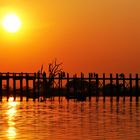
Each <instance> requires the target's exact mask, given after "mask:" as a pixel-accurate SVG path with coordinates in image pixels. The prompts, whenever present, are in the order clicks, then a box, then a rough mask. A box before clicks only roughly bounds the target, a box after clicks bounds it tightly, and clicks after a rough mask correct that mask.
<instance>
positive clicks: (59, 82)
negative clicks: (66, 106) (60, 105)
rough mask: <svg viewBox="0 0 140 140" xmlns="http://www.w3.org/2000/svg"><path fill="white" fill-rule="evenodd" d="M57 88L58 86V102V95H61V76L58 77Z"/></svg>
mask: <svg viewBox="0 0 140 140" xmlns="http://www.w3.org/2000/svg"><path fill="white" fill-rule="evenodd" d="M58 86H59V90H58V92H59V102H60V94H61V74H60V73H59V75H58Z"/></svg>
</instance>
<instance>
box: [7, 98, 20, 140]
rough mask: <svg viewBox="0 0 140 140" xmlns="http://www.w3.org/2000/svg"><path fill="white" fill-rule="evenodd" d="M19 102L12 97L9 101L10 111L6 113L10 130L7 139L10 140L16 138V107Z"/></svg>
mask: <svg viewBox="0 0 140 140" xmlns="http://www.w3.org/2000/svg"><path fill="white" fill-rule="evenodd" d="M17 104H18V103H17V102H14V101H13V97H10V98H9V100H8V110H7V112H6V114H7V117H8V126H9V127H8V130H7V138H8V139H9V140H11V139H15V138H16V128H15V124H16V122H15V120H14V118H15V115H16V113H17V110H16V106H17Z"/></svg>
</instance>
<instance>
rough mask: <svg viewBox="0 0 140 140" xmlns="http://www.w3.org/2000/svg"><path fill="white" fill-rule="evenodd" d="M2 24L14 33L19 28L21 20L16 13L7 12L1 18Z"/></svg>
mask: <svg viewBox="0 0 140 140" xmlns="http://www.w3.org/2000/svg"><path fill="white" fill-rule="evenodd" d="M2 25H3V27H4V29H5V30H6V31H7V32H11V33H15V32H18V31H19V29H20V28H21V21H20V19H19V17H18V16H17V15H16V14H8V15H6V16H5V18H4V19H3V23H2Z"/></svg>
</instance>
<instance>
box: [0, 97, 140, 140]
mask: <svg viewBox="0 0 140 140" xmlns="http://www.w3.org/2000/svg"><path fill="white" fill-rule="evenodd" d="M133 99H134V101H133V102H132V103H130V102H129V98H126V101H125V103H123V100H122V99H120V102H119V103H117V102H116V99H115V97H114V101H113V103H111V102H110V98H107V100H106V102H105V103H103V101H102V98H100V100H99V102H98V103H97V102H96V101H95V98H93V99H92V101H91V102H88V101H86V102H74V101H73V100H71V101H69V102H67V101H66V100H65V98H63V99H62V102H59V101H58V99H57V98H56V99H55V101H49V100H48V101H45V102H37V101H36V102H33V101H32V100H31V101H29V102H18V101H16V102H13V101H12V100H10V101H9V102H6V101H3V102H2V103H0V140H14V139H15V140H18V139H19V140H35V139H36V140H37V139H39V140H66V139H67V140H112V139H113V140H124V139H127V140H139V139H140V103H139V104H138V103H136V102H135V98H133Z"/></svg>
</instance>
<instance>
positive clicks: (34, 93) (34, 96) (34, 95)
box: [33, 73, 36, 101]
mask: <svg viewBox="0 0 140 140" xmlns="http://www.w3.org/2000/svg"><path fill="white" fill-rule="evenodd" d="M35 80H36V73H34V77H33V101H35V99H36V91H35V90H36V85H35Z"/></svg>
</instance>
